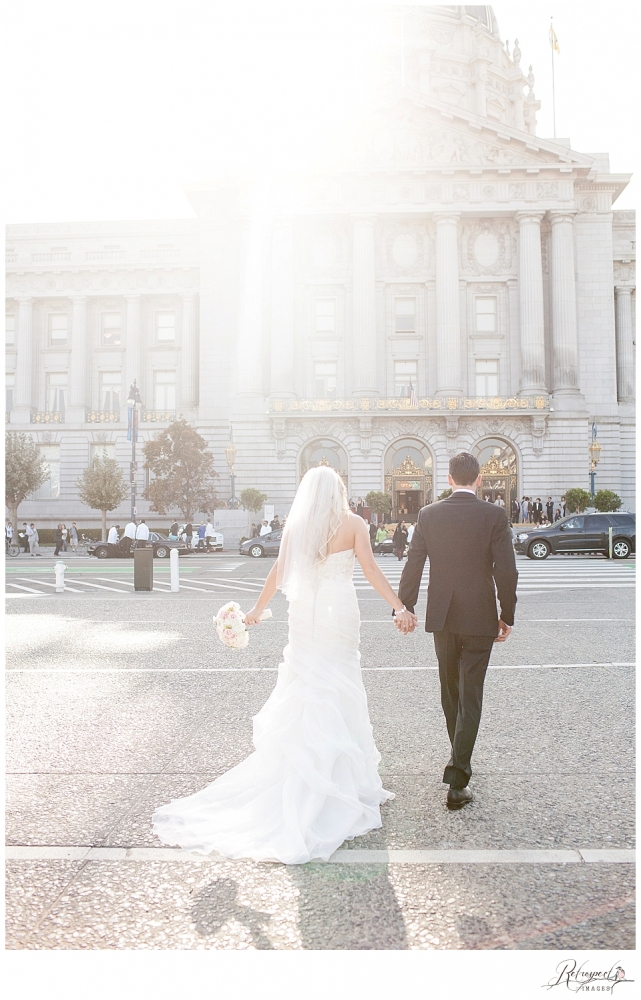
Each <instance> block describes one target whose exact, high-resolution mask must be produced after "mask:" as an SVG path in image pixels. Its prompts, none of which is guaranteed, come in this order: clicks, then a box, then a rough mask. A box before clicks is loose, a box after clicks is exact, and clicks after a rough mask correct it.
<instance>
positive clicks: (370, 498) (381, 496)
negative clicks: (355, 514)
mask: <svg viewBox="0 0 641 1000" xmlns="http://www.w3.org/2000/svg"><path fill="white" fill-rule="evenodd" d="M365 504H366V506H368V507H369V509H370V510H373V511H374V513H375V514H376V515H377V517H382V516H383V514H389V512H390V511H391V509H392V498H391V496H390V495H389V493H383V492H382V490H370V491H369V493H368V494H367V496H366V497H365Z"/></svg>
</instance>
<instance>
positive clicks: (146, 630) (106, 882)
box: [6, 552, 635, 950]
mask: <svg viewBox="0 0 641 1000" xmlns="http://www.w3.org/2000/svg"><path fill="white" fill-rule="evenodd" d="M64 558H65V562H66V565H67V567H68V569H67V572H66V579H67V586H68V590H66V591H65V593H64V594H56V593H55V590H54V582H55V581H54V574H53V560H52V559H51V558H47V557H45V558H42V559H41V560H36V559H30V558H29V557H23V556H20V557H18V558H17V559H15V560H8V565H7V575H6V579H7V588H6V589H7V610H8V618H7V641H8V664H7V665H8V677H7V707H8V723H7V734H8V746H7V769H8V792H7V796H8V818H7V840H8V845H9V847H8V849H7V919H8V936H7V947H8V948H10V949H39V950H42V949H150V948H151V949H286V950H287V949H341V950H345V949H394V950H399V949H400V950H403V949H526V950H529V949H575V950H576V949H612V950H617V949H632V948H634V943H635V937H634V895H633V893H634V868H633V860H634V855H633V847H634V839H633V838H634V771H633V766H634V765H633V734H634V722H633V706H634V686H633V681H634V674H633V662H634V638H633V625H634V569H635V565H634V560H633V559H629V560H620V561H608V560H606V559H604V558H602V557H599V556H576V557H570V558H568V557H565V558H563V557H552V558H549V559H547V560H545V561H544V562H533V561H530V560H528V559H526V558H525V557H521V556H519V557H517V564H518V568H519V573H520V580H519V591H518V594H519V603H518V606H517V615H516V627H515V629H514V632H513V633H512V635H511V636H510V638H509V640H508V641H507V642H506V643H504V644H503V645H500V646H496V647H495V650H494V652H493V655H492V660H491V663H490V669H489V671H488V675H487V679H486V684H485V700H484V710H483V718H482V722H481V729H480V733H479V738H478V741H477V745H476V749H475V753H474V758H473V768H474V774H473V777H472V781H471V788H472V789H473V792H474V796H475V798H474V802H473V803H472V804H471V805H469V806H467V807H466V808H465V809H462V810H460V811H458V812H448V810H447V809H446V808H445V792H446V786H444V785H443V784H442V782H441V776H442V770H443V765H444V764H445V763H446V762H447V758H448V754H449V747H448V741H447V733H446V729H445V722H444V719H443V716H442V712H441V708H440V695H439V684H438V672H437V670H436V657H435V654H434V648H433V643H432V638H431V636H429V635H426V634H425V632H424V631H422V628H421V630H420V631H419V630H417V631H416V632H415V633H414V634H413V635H410V636H407V637H402V636H400V635H399V634H398V633H397V631H396V630H395V629H394V627H393V625H392V623H391V619H390V615H389V609H388V607H387V605H386V604H385V603H384V602H383V601H382V600H381V599H380V598H379V597H378V596H377V595H376V593H375V592H374V591H373V590H372V588H371V587H370V586H369V585H368V584H367V581H366V580H365V579H364V577H363V575H362V572H361V571H360V569H359V568H358V565H357V567H356V571H355V584H356V587H357V592H358V597H359V603H360V608H361V618H362V631H361V652H362V667H363V676H364V682H365V687H366V690H367V694H368V699H369V705H370V713H371V719H372V724H373V728H374V736H375V739H376V743H377V746H378V748H379V750H380V752H381V755H382V762H381V766H380V770H381V774H382V775H383V776H384V784H385V787H386V788H388V789H390V790H392V791H394V792H395V794H396V798H395V799H394V800H393V801H392V802H390V803H388V804H386V805H385V806H384V807H383V809H382V814H383V828H382V829H381V830H376V831H373V832H372V833H370V834H368V835H367V836H365V837H361V838H357V839H355V840H354V841H352V842H350V843H345V844H344V845H343V847H342V848H341V850H340V851H338V852H337V853H336V854H335V855H334V856H333V858H332V860H331V861H330V862H328V863H321V862H318V863H311V864H308V865H304V866H300V867H297V866H283V865H278V864H256V863H254V862H250V861H247V862H244V861H227V860H224V859H218V858H215V857H210V858H200V857H198V856H192V855H189V854H186V853H185V852H181V851H179V850H177V849H176V850H174V849H170V848H167V847H164V846H162V845H161V844H160V842H159V841H157V840H156V839H155V837H154V836H153V834H152V832H151V822H150V820H151V814H152V812H153V810H154V809H155V808H156V807H157V806H158V805H160V804H162V803H164V802H168V801H169V800H170V799H172V798H175V797H178V796H183V795H188V794H191V793H192V792H195V791H196V790H198V789H200V788H201V787H202V786H204V785H205V784H207V783H209V782H210V781H212V780H213V779H214V778H215V777H216V776H217V775H219V774H221V773H222V772H224V771H225V770H227V769H228V768H229V767H231V766H233V765H234V764H236V763H238V762H239V761H241V760H242V759H243V758H244V757H245V756H246V755H247V754H248V753H250V752H251V749H252V744H251V733H252V728H251V718H252V715H254V714H255V713H256V712H257V711H258V709H259V708H260V707H261V705H262V704H263V703H264V701H265V699H266V698H267V697H268V695H269V693H270V691H271V690H272V688H273V685H274V683H275V679H276V668H277V666H278V663H279V659H280V652H281V650H282V648H283V646H284V644H285V642H286V635H287V621H286V618H287V612H286V602H285V600H284V598H283V597H282V595H280V593H279V594H277V596H276V597H275V599H274V601H273V602H272V605H271V607H272V610H273V619H272V620H271V621H268V622H266V623H265V624H263V625H260V626H258V627H256V628H254V629H252V631H251V635H250V644H249V647H248V649H247V650H245V651H240V652H239V651H232V650H229V649H227V648H225V647H223V646H222V645H221V644H220V643H219V642H218V640H217V638H216V636H215V633H214V629H213V626H212V617H213V615H214V614H215V613H216V611H217V610H218V608H219V607H220V606H221V605H222V604H223V603H225V602H226V601H228V600H236V601H238V602H239V603H240V605H241V607H242V608H243V610H249V607H251V605H252V604H253V602H254V600H255V595H256V594H257V593H258V592H259V590H260V587H261V585H262V582H263V581H264V579H265V578H266V576H267V572H268V571H269V568H270V566H271V565H272V560H271V559H256V560H254V559H250V558H245V557H239V556H238V555H237V554H235V553H233V552H228V553H222V554H216V555H211V556H207V557H204V556H196V555H194V556H189V557H186V558H182V559H181V562H180V572H181V591H180V593H178V594H171V593H170V592H169V564H168V561H158V560H157V561H155V563H154V591H153V592H152V593H134V592H133V561H132V560H124V559H122V560H106V561H100V562H99V561H98V560H96V559H92V558H89V557H76V558H74V557H73V556H72V555H70V554H67V555H66V556H65V557H64ZM379 564H380V565H381V567H382V569H383V571H384V572H385V573H386V575H387V576H388V578H389V579H390V581H391V583H392V585H393V586H396V585H397V584H398V580H399V577H400V572H401V569H402V565H401V564H400V563H398V562H397V561H396V559H395V558H394V557H391V556H390V557H380V558H379ZM423 582H424V584H426V582H427V575H426V576H425V578H424V581H423ZM424 610H425V588H423V590H422V596H421V600H420V602H419V605H418V609H417V613H418V615H419V620H420V619H421V617H423V616H424Z"/></svg>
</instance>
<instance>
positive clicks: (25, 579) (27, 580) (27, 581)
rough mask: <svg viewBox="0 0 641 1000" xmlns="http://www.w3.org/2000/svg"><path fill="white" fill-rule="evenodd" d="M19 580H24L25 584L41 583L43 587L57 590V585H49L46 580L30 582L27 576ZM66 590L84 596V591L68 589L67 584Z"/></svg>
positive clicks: (20, 577)
mask: <svg viewBox="0 0 641 1000" xmlns="http://www.w3.org/2000/svg"><path fill="white" fill-rule="evenodd" d="M18 579H19V580H22V581H23V582H24V583H39V584H40V585H41V586H43V587H51V588H52V589H53V590H55V589H56V585H55V583H47V582H46V580H30V579H29V578H28V577H26V576H19V577H18ZM65 589H66V590H70V591H71V592H72V593H73V594H82V590H74V588H73V587H67V585H66V584H65Z"/></svg>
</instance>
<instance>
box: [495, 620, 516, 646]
mask: <svg viewBox="0 0 641 1000" xmlns="http://www.w3.org/2000/svg"><path fill="white" fill-rule="evenodd" d="M511 631H512V629H511V627H510V626H509V625H506V624H505V622H504V621H503V620H502V619H499V634H498V635H497V637H496V639H495V640H494V642H505V640H506V639H507V637H508V636H509V634H510V632H511Z"/></svg>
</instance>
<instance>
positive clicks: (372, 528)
mask: <svg viewBox="0 0 641 1000" xmlns="http://www.w3.org/2000/svg"><path fill="white" fill-rule="evenodd" d="M376 535H377V531H376V525H375V524H374V522H373V521H370V523H369V543H370V545H371V546H372V551H373V550H374V546H375V545H376Z"/></svg>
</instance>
